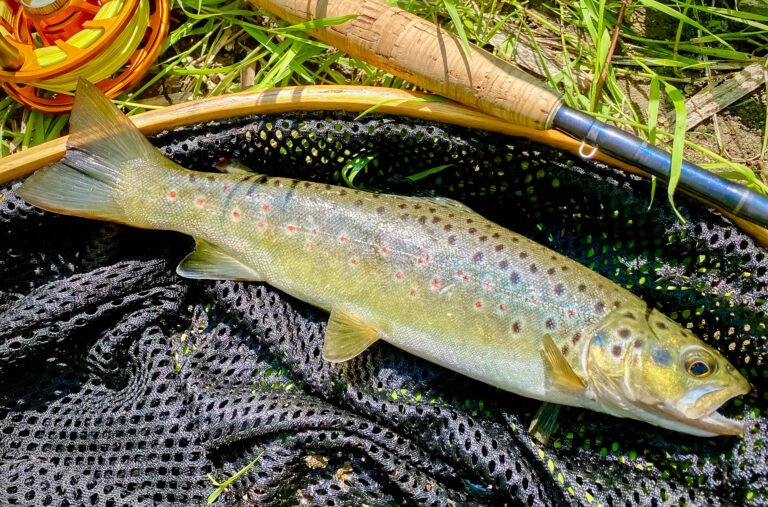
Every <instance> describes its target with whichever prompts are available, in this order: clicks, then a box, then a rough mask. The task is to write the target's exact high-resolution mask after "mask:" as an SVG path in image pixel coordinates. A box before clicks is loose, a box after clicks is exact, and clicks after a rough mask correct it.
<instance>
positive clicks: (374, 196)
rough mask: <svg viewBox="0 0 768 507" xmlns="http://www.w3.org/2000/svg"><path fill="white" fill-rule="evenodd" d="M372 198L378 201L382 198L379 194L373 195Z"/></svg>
mask: <svg viewBox="0 0 768 507" xmlns="http://www.w3.org/2000/svg"><path fill="white" fill-rule="evenodd" d="M371 197H373V198H374V199H378V198H379V197H380V196H379V194H371Z"/></svg>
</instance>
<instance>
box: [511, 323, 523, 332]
mask: <svg viewBox="0 0 768 507" xmlns="http://www.w3.org/2000/svg"><path fill="white" fill-rule="evenodd" d="M520 329H521V327H520V323H519V322H514V323H513V324H512V331H514V332H515V333H519V332H520Z"/></svg>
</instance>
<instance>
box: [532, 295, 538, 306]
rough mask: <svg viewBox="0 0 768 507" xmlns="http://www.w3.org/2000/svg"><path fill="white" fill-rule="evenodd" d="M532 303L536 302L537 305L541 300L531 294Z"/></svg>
mask: <svg viewBox="0 0 768 507" xmlns="http://www.w3.org/2000/svg"><path fill="white" fill-rule="evenodd" d="M531 303H533V304H535V305H537V304H539V302H538V301H537V300H536V298H535V297H533V296H531Z"/></svg>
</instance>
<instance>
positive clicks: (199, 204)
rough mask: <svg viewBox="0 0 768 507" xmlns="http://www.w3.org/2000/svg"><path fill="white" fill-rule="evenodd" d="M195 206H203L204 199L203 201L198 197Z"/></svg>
mask: <svg viewBox="0 0 768 507" xmlns="http://www.w3.org/2000/svg"><path fill="white" fill-rule="evenodd" d="M195 204H197V205H198V206H202V205H203V204H205V199H203V198H202V197H198V198H197V200H196V201H195Z"/></svg>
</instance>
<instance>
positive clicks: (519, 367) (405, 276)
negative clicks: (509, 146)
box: [20, 85, 749, 435]
mask: <svg viewBox="0 0 768 507" xmlns="http://www.w3.org/2000/svg"><path fill="white" fill-rule="evenodd" d="M72 122H73V126H72V132H73V134H72V135H71V138H70V144H71V147H72V148H74V149H71V150H68V154H67V157H66V158H65V159H64V161H63V163H61V164H56V165H53V166H50V167H49V168H46V169H44V170H42V171H40V172H38V173H36V174H35V175H33V176H32V177H31V178H30V179H29V180H28V181H27V182H26V183H25V184H24V185H23V186H22V189H21V191H20V193H21V195H22V197H24V198H25V199H27V200H28V201H29V202H31V203H33V204H35V205H38V206H40V207H43V208H46V209H50V210H54V211H59V212H64V213H70V214H77V215H81V216H90V217H94V218H102V219H107V220H113V221H118V222H122V223H126V224H130V225H133V226H137V227H145V228H153V229H168V230H175V231H179V232H183V233H186V234H189V235H191V236H194V237H195V238H196V240H197V241H198V249H197V250H196V252H194V253H193V254H191V255H190V257H189V258H188V259H186V260H185V261H184V262H182V264H181V265H180V267H179V273H180V274H182V275H184V276H190V277H197V278H211V279H215V278H239V279H245V280H261V281H265V282H267V283H269V284H271V285H273V286H274V287H277V288H278V289H281V290H283V291H285V292H286V293H288V294H291V295H292V296H294V297H297V298H298V299H301V300H303V301H306V302H308V303H311V304H313V305H315V306H318V307H320V308H323V309H325V310H327V311H329V312H331V314H332V315H331V324H329V332H328V336H327V337H326V347H329V348H334V347H336V345H334V343H341V342H342V341H345V343H346V345H348V346H350V347H352V348H351V349H343V350H346V351H348V350H353V349H354V350H355V352H359V351H361V350H362V348H359V350H357V349H355V346H354V343H353V341H354V339H356V337H363V336H367V338H366V339H367V341H366V342H365V345H367V344H369V343H372V342H373V341H375V340H376V339H383V340H385V341H388V342H390V343H392V344H394V345H396V346H397V347H400V348H402V349H404V350H406V351H408V352H410V353H413V354H415V355H417V356H419V357H422V358H424V359H427V360H430V361H433V362H435V363H437V364H440V365H443V366H445V367H448V368H450V369H452V370H455V371H457V372H460V373H463V374H465V375H467V376H470V377H473V378H476V379H478V380H481V381H483V382H487V383H489V384H492V385H495V386H498V387H500V388H502V389H505V390H508V391H511V392H515V393H518V394H521V395H524V396H528V397H531V398H536V399H539V400H543V401H549V402H553V403H560V404H567V405H574V406H581V407H586V408H590V409H593V410H599V411H602V412H606V413H609V414H613V415H617V416H622V417H632V418H635V419H640V420H643V421H647V422H650V423H652V424H657V425H660V426H663V427H667V428H672V429H675V430H678V431H684V432H688V433H691V434H698V435H714V434H735V433H738V432H740V431H741V430H742V426H741V424H740V423H737V422H735V421H731V420H727V419H725V418H723V417H722V416H719V415H718V414H716V412H715V410H716V409H717V408H718V407H719V406H720V405H722V403H724V402H725V401H727V400H728V399H730V398H732V397H734V396H737V395H739V394H744V393H745V392H747V391H748V390H749V384H748V383H747V382H746V380H745V379H744V378H743V377H741V375H740V374H739V373H738V372H737V371H736V370H735V369H734V368H733V367H732V366H731V365H730V364H729V363H728V361H727V360H726V359H725V358H723V357H722V356H721V355H720V354H719V353H718V352H717V351H715V350H714V349H712V348H711V347H708V346H707V345H706V344H704V343H703V342H701V341H700V340H698V339H697V338H695V337H694V336H693V335H691V334H690V333H689V332H687V331H685V330H683V329H682V328H681V327H680V326H679V325H677V324H676V323H674V322H673V321H671V320H669V319H668V318H666V317H664V316H663V315H661V314H660V313H658V312H657V311H656V310H649V309H648V308H647V306H646V304H645V303H644V302H643V301H642V300H640V299H639V298H637V297H636V296H634V295H632V294H631V293H629V292H628V291H626V290H624V289H623V288H621V287H619V286H618V285H616V284H615V283H613V282H611V281H609V280H607V279H606V278H603V277H602V276H600V275H598V274H596V273H594V272H592V271H591V270H589V269H587V268H586V267H584V266H582V265H580V264H578V263H576V262H574V261H572V260H571V259H568V258H567V257H564V256H562V255H560V254H557V253H556V252H553V251H551V250H549V249H547V248H546V247H544V246H542V245H539V244H537V243H534V242H532V241H530V240H528V239H527V238H525V237H523V236H520V235H519V234H516V233H514V232H511V231H509V230H507V229H504V228H503V227H501V226H499V225H497V224H495V223H493V222H490V221H488V220H486V219H484V218H483V217H481V216H480V215H478V214H477V213H474V212H473V211H471V210H469V209H468V208H466V207H464V206H463V205H461V204H459V203H456V202H454V201H450V200H447V199H428V198H418V197H402V196H394V195H379V194H372V193H367V192H363V191H359V190H354V189H348V188H342V187H336V186H332V185H327V184H321V183H313V182H305V181H297V180H291V179H286V178H271V177H267V176H263V175H245V174H242V173H241V172H236V173H232V174H209V173H200V172H194V171H189V170H186V169H183V168H181V167H179V166H177V165H176V164H174V163H173V162H171V161H169V160H167V159H165V158H164V157H162V156H161V155H160V154H159V152H157V151H156V150H154V148H152V147H151V145H149V143H148V142H147V141H146V140H145V139H144V138H143V137H142V136H141V135H140V134H138V132H137V131H135V129H134V130H131V129H132V126H130V124H129V123H127V121H126V120H125V119H124V118H123V117H122V116H121V115H120V114H119V112H117V110H116V109H114V108H113V107H112V106H111V104H108V103H107V104H105V103H104V100H103V99H102V98H101V97H100V96H99V95H98V94H97V93H96V92H94V91H93V90H91V89H90V88H89V87H87V86H85V85H84V88H83V89H82V90H78V94H77V98H76V105H75V112H74V114H73V119H72ZM62 182H65V183H66V190H64V191H62V189H61V184H62ZM56 186H59V188H58V189H57V188H56ZM660 324H661V325H663V329H662V327H661V326H660ZM340 329H343V330H345V331H340ZM345 333H346V334H345ZM360 340H361V343H362V338H360ZM329 343H330V345H329ZM338 350H342V349H338ZM330 355H331V354H330V353H329V354H327V356H329V357H330ZM352 355H354V354H352V353H347V352H343V353H341V354H339V355H338V357H339V358H341V359H345V358H347V357H351V356H352ZM697 361H698V362H700V363H702V364H704V365H705V366H706V368H708V369H709V371H708V372H707V374H706V375H704V376H702V377H699V376H696V375H693V374H692V373H691V368H693V370H694V371H695V372H697V373H698V372H700V371H703V370H702V368H704V366H701V365H699V364H698V363H697ZM691 365H694V366H691Z"/></svg>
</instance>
